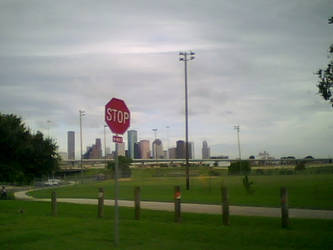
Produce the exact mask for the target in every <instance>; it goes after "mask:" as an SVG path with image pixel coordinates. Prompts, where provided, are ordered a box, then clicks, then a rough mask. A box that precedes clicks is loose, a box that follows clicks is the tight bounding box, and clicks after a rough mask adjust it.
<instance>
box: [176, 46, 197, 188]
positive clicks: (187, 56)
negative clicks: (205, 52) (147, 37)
mask: <svg viewBox="0 0 333 250" xmlns="http://www.w3.org/2000/svg"><path fill="white" fill-rule="evenodd" d="M194 55H195V53H194V52H192V51H189V52H186V51H184V52H179V61H183V62H184V66H185V67H184V69H185V134H186V136H185V157H186V190H189V189H190V170H189V162H188V158H189V152H188V101H187V99H188V98H187V61H190V60H193V59H194V58H195V57H194Z"/></svg>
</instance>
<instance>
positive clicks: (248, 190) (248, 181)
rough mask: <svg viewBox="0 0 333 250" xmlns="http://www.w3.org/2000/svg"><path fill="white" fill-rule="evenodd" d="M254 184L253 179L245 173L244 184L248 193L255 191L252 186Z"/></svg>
mask: <svg viewBox="0 0 333 250" xmlns="http://www.w3.org/2000/svg"><path fill="white" fill-rule="evenodd" d="M252 185H253V181H250V180H249V177H248V176H247V175H245V176H244V178H243V186H244V188H245V190H246V192H247V193H248V194H252V193H253V192H254V190H253V189H252V188H251V186H252Z"/></svg>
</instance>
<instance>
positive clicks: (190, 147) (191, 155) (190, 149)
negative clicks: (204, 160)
mask: <svg viewBox="0 0 333 250" xmlns="http://www.w3.org/2000/svg"><path fill="white" fill-rule="evenodd" d="M188 158H189V159H194V143H193V142H189V143H188Z"/></svg>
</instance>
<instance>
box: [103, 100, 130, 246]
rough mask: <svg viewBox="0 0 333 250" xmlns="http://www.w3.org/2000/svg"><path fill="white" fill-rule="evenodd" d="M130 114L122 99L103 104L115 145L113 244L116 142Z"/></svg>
mask: <svg viewBox="0 0 333 250" xmlns="http://www.w3.org/2000/svg"><path fill="white" fill-rule="evenodd" d="M130 120H131V115H130V111H129V109H128V108H127V106H126V104H125V102H124V101H123V100H120V99H117V98H112V99H111V100H110V101H109V102H108V103H107V104H106V105H105V122H106V124H107V125H108V126H109V128H110V129H111V131H112V133H114V134H116V136H113V142H114V143H115V146H116V150H115V152H116V154H115V171H114V185H115V188H114V190H115V195H114V211H115V212H114V213H115V214H114V241H115V245H116V246H118V244H119V211H118V193H119V187H118V165H119V161H118V147H117V144H118V143H122V142H123V138H122V137H119V136H118V134H121V135H122V134H124V133H125V132H126V130H127V129H128V128H129V126H130Z"/></svg>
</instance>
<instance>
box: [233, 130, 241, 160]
mask: <svg viewBox="0 0 333 250" xmlns="http://www.w3.org/2000/svg"><path fill="white" fill-rule="evenodd" d="M234 129H235V130H237V141H238V156H239V160H241V159H242V157H241V148H240V141H239V130H240V128H239V125H235V126H234Z"/></svg>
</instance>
